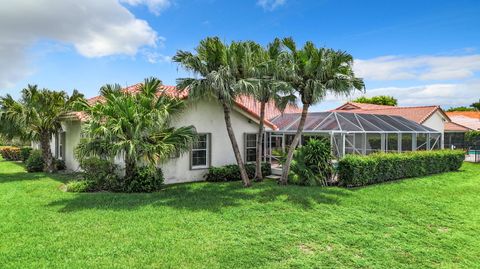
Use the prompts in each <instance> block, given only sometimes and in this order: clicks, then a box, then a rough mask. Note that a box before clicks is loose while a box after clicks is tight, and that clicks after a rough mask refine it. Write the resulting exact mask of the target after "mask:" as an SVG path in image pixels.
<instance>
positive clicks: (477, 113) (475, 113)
mask: <svg viewBox="0 0 480 269" xmlns="http://www.w3.org/2000/svg"><path fill="white" fill-rule="evenodd" d="M445 113H447V115H448V116H449V117H450V116H464V117H469V118H474V119H480V111H452V112H445Z"/></svg>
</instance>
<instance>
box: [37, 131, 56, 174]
mask: <svg viewBox="0 0 480 269" xmlns="http://www.w3.org/2000/svg"><path fill="white" fill-rule="evenodd" d="M50 138H51V135H50V134H49V133H42V134H40V148H41V149H42V158H43V162H44V166H43V171H44V172H47V173H53V172H55V171H56V170H57V169H56V167H55V162H54V160H53V155H52V150H51V149H50Z"/></svg>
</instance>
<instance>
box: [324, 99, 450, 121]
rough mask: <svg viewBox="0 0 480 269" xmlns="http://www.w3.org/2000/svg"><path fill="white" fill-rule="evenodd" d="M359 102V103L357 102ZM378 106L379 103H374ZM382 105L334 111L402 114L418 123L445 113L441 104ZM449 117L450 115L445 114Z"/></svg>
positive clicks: (401, 115)
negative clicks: (436, 113) (438, 113)
mask: <svg viewBox="0 0 480 269" xmlns="http://www.w3.org/2000/svg"><path fill="white" fill-rule="evenodd" d="M355 104H357V103H355ZM373 106H377V105H373ZM381 107H382V108H380V106H377V107H374V108H373V109H372V108H370V109H347V110H344V109H342V106H341V107H339V108H340V109H338V108H337V109H334V110H332V111H341V112H352V113H364V114H382V115H390V116H400V117H404V118H406V119H409V120H412V121H414V122H416V123H423V122H424V121H426V120H427V119H428V118H429V117H430V116H431V115H433V113H435V112H436V111H440V112H441V113H443V114H445V113H444V112H443V110H441V108H440V107H439V106H416V107H398V106H381ZM445 117H446V118H447V119H448V117H447V116H446V115H445Z"/></svg>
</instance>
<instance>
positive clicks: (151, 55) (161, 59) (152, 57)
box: [142, 49, 172, 64]
mask: <svg viewBox="0 0 480 269" xmlns="http://www.w3.org/2000/svg"><path fill="white" fill-rule="evenodd" d="M142 54H143V56H144V57H145V59H146V60H147V61H148V62H149V63H151V64H156V63H165V62H170V61H171V60H172V57H171V56H168V55H164V54H162V53H159V52H157V51H152V50H148V49H145V50H143V51H142Z"/></svg>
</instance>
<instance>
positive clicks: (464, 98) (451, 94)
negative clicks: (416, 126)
mask: <svg viewBox="0 0 480 269" xmlns="http://www.w3.org/2000/svg"><path fill="white" fill-rule="evenodd" d="M362 95H365V96H367V97H372V96H377V95H390V96H393V97H395V98H397V99H398V103H399V105H400V106H422V105H440V106H442V107H451V106H468V105H470V104H471V103H473V102H474V101H477V100H478V98H479V97H480V80H474V81H468V82H465V83H459V84H455V83H450V84H448V83H445V84H427V85H419V86H412V87H384V88H376V89H371V90H369V89H367V91H366V93H365V94H362V93H359V92H357V93H355V94H354V95H352V96H350V97H349V98H338V97H335V96H331V95H330V96H328V97H327V99H326V102H339V101H340V102H346V101H349V100H353V99H355V98H357V97H359V96H362Z"/></svg>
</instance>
